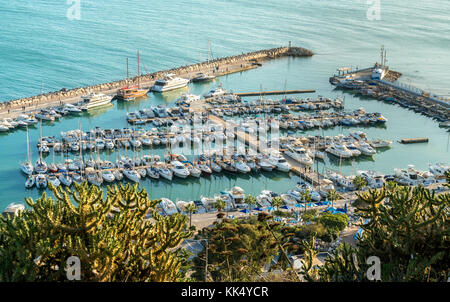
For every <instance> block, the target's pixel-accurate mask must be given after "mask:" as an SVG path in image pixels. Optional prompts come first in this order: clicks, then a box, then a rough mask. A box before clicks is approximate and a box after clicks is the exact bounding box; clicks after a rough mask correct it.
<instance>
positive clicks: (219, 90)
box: [203, 87, 227, 98]
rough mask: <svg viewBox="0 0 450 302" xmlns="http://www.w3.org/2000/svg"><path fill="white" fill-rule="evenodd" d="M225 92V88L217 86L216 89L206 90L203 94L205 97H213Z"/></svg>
mask: <svg viewBox="0 0 450 302" xmlns="http://www.w3.org/2000/svg"><path fill="white" fill-rule="evenodd" d="M226 93H227V91H226V90H225V89H223V88H222V87H217V88H216V89H213V90H210V91H208V92H207V93H205V94H204V95H203V96H204V97H205V98H214V97H218V96H223V95H225V94H226Z"/></svg>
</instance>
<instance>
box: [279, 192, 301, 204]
mask: <svg viewBox="0 0 450 302" xmlns="http://www.w3.org/2000/svg"><path fill="white" fill-rule="evenodd" d="M280 197H281V199H282V200H283V202H284V203H285V205H287V206H291V207H293V206H294V205H295V204H297V199H296V198H295V197H294V196H293V195H291V194H281V195H280Z"/></svg>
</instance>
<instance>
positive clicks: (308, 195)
mask: <svg viewBox="0 0 450 302" xmlns="http://www.w3.org/2000/svg"><path fill="white" fill-rule="evenodd" d="M300 195H301V197H302V200H303V202H305V212H306V208H307V207H308V205H307V204H308V202H311V199H312V195H311V193H310V192H309V190H308V189H306V190H305V191H303V192H301V193H300Z"/></svg>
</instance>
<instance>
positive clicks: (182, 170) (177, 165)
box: [170, 160, 189, 178]
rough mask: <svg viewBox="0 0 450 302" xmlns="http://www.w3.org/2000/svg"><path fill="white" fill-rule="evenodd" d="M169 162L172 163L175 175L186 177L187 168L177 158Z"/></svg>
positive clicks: (187, 173)
mask: <svg viewBox="0 0 450 302" xmlns="http://www.w3.org/2000/svg"><path fill="white" fill-rule="evenodd" d="M170 163H171V165H172V167H171V168H172V172H173V174H174V175H175V176H177V177H180V178H186V177H188V176H189V171H188V169H187V168H186V167H185V165H183V164H182V163H181V162H179V161H178V160H173V161H171V162H170Z"/></svg>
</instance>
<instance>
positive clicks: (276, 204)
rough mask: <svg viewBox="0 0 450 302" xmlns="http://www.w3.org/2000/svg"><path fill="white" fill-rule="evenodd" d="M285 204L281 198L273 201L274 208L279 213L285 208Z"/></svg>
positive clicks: (275, 198)
mask: <svg viewBox="0 0 450 302" xmlns="http://www.w3.org/2000/svg"><path fill="white" fill-rule="evenodd" d="M283 204H284V202H283V199H281V197H279V196H277V197H274V198H273V199H272V206H273V207H275V208H276V209H277V211H278V209H279V208H280V207H282V206H283Z"/></svg>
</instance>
